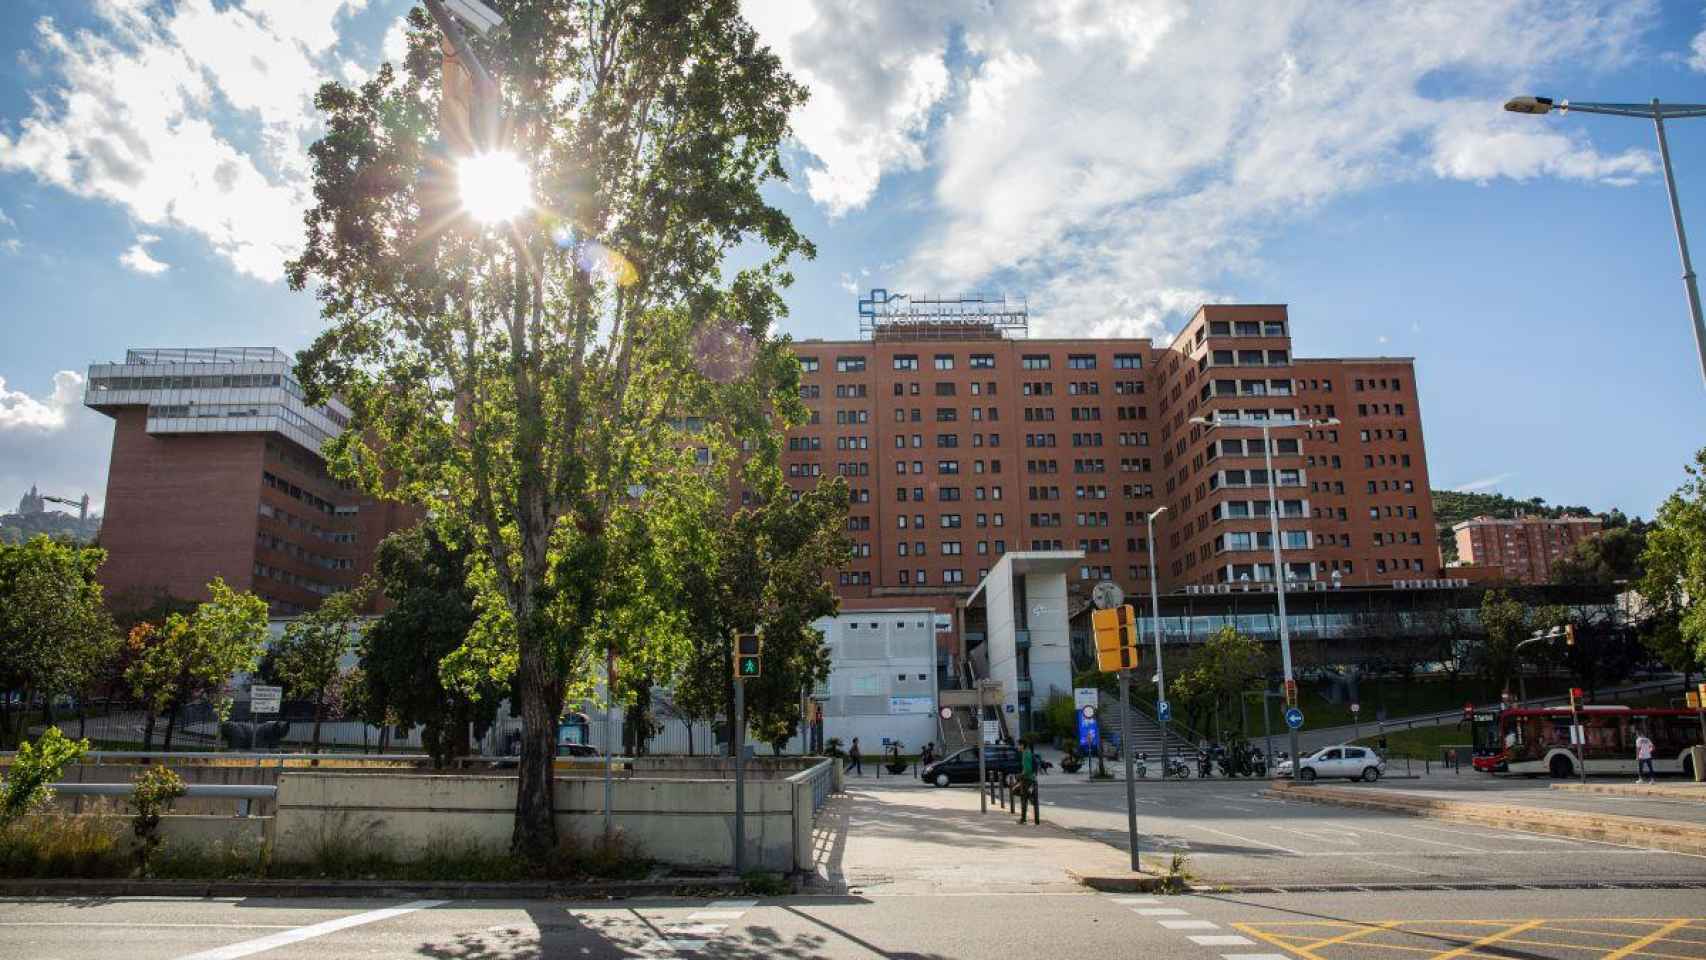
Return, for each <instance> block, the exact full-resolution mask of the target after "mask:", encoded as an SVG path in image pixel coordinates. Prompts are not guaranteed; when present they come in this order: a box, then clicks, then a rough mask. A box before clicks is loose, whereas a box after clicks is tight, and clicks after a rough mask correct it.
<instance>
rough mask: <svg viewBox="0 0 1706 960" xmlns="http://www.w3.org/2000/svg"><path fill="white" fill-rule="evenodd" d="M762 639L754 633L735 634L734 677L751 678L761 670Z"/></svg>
mask: <svg viewBox="0 0 1706 960" xmlns="http://www.w3.org/2000/svg"><path fill="white" fill-rule="evenodd" d="M763 648H764V640H763V638H762V637H760V636H759V635H758V634H756V633H737V634H735V677H736V678H737V679H740V680H752V679H754V678H756V677H757V676H758V675H759V673H760V672H761V671H760V669H759V667H760V662H761V660H762V656H761V654H762V651H763Z"/></svg>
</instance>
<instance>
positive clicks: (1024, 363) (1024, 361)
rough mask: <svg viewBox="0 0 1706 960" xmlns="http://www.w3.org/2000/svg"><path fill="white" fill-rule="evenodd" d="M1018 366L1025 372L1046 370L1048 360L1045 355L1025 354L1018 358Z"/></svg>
mask: <svg viewBox="0 0 1706 960" xmlns="http://www.w3.org/2000/svg"><path fill="white" fill-rule="evenodd" d="M1019 366H1020V367H1021V368H1023V369H1025V370H1047V369H1048V368H1049V358H1048V355H1047V354H1036V353H1027V354H1025V355H1024V356H1022V357H1020V358H1019Z"/></svg>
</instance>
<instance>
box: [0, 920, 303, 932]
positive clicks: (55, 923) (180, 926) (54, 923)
mask: <svg viewBox="0 0 1706 960" xmlns="http://www.w3.org/2000/svg"><path fill="white" fill-rule="evenodd" d="M0 927H137V928H140V929H149V930H154V929H161V930H293V929H295V928H296V924H294V923H147V922H140V921H135V920H0Z"/></svg>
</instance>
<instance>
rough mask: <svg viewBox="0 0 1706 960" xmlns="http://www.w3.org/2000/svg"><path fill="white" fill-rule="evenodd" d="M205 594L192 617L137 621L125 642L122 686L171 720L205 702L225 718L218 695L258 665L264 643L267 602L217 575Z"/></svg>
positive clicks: (225, 705) (227, 704)
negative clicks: (233, 679)
mask: <svg viewBox="0 0 1706 960" xmlns="http://www.w3.org/2000/svg"><path fill="white" fill-rule="evenodd" d="M208 592H209V593H210V594H211V595H212V599H210V600H208V601H207V602H205V603H201V604H197V605H196V608H195V612H194V613H192V614H190V615H188V616H185V615H183V614H178V613H174V614H172V615H171V616H168V617H167V618H166V620H165V622H164V623H162V624H158V625H156V624H153V623H146V622H144V623H139V624H137V625H136V626H135V627H134V628H132V629H131V631H130V636H129V637H128V638H126V641H125V644H126V645H125V657H126V659H127V661H128V666H127V667H126V668H125V671H124V679H125V682H126V683H127V684H128V685H129V687H130V689H131V691H132V693H133V694H134V695H135V696H136V698H137V699H139V700H141V701H142V702H143V703H144V704H146V705H147V706H148V707H149V709H150V710H152V711H154V712H156V713H172V714H173V715H174V716H175V715H176V713H177V711H178V710H179V709H180V708H182V707H183V706H185V705H187V704H190V703H194V702H196V701H198V700H202V699H207V700H209V701H210V702H211V703H212V704H213V707H214V711H215V713H217V714H218V715H219V716H220V717H221V718H223V717H224V716H226V715H227V714H228V713H229V711H230V709H231V701H230V699H229V698H228V697H225V696H224V695H223V692H222V691H223V690H224V687H225V683H226V681H227V680H230V679H231V676H232V675H233V674H235V673H238V672H241V671H252V670H254V669H255V666H256V665H257V664H258V663H259V662H260V659H261V651H262V650H263V649H264V647H265V644H266V639H267V605H266V601H264V600H262V599H261V598H259V597H257V596H255V595H254V594H252V593H247V592H245V593H238V592H237V591H235V590H232V589H231V588H230V587H229V586H227V585H226V583H225V581H224V580H223V579H222V578H218V577H216V578H214V580H213V582H212V583H209V584H208ZM152 732H153V731H152V727H150V729H149V735H150V736H151V735H152ZM168 741H169V738H168ZM168 745H169V742H168Z"/></svg>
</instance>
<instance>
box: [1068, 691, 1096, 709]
mask: <svg viewBox="0 0 1706 960" xmlns="http://www.w3.org/2000/svg"><path fill="white" fill-rule="evenodd" d="M1072 705H1073V706H1074V707H1076V708H1078V709H1079V710H1082V709H1084V708H1085V707H1094V706H1097V701H1096V688H1095V687H1075V688H1073V690H1072Z"/></svg>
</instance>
